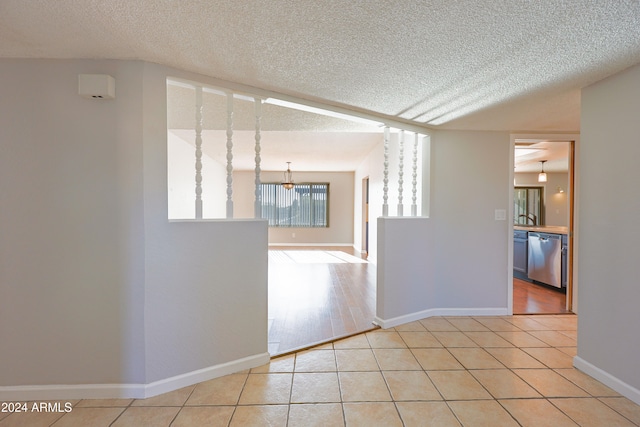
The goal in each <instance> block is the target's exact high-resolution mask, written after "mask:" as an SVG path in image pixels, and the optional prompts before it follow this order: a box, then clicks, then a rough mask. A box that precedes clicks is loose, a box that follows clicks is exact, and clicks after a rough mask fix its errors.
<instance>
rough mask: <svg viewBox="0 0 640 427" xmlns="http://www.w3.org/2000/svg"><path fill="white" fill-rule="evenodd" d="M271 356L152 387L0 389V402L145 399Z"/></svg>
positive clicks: (258, 363) (252, 365)
mask: <svg viewBox="0 0 640 427" xmlns="http://www.w3.org/2000/svg"><path fill="white" fill-rule="evenodd" d="M269 360H270V356H269V353H262V354H257V355H254V356H249V357H245V358H242V359H238V360H234V361H231V362H227V363H222V364H219V365H215V366H210V367H207V368H204V369H198V370H196V371H192V372H187V373H185V374H181V375H176V376H174V377H170V378H166V379H163V380H159V381H154V382H152V383H149V384H73V385H66V384H60V385H58V384H55V385H25V386H3V387H0V401H5V402H6V401H14V402H15V401H36V400H69V399H118V398H128V399H131V398H134V399H145V398H148V397H153V396H157V395H159V394H162V393H167V392H170V391H174V390H178V389H180V388H182V387H186V386H189V385H193V384H197V383H199V382H202V381H208V380H211V379H214V378H218V377H222V376H225V375H229V374H232V373H234V372H239V371H242V370H245V369H249V368H255V367H256V366H261V365H264V364H267V363H269Z"/></svg>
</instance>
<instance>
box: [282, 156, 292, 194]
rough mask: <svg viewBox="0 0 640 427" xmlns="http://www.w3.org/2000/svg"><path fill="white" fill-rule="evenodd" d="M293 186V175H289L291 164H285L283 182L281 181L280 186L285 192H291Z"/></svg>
mask: <svg viewBox="0 0 640 427" xmlns="http://www.w3.org/2000/svg"><path fill="white" fill-rule="evenodd" d="M294 185H295V184H294V183H293V173H291V162H287V170H286V171H285V172H284V181H282V186H283V187H284V188H286V189H287V190H291V189H292V188H293V186H294Z"/></svg>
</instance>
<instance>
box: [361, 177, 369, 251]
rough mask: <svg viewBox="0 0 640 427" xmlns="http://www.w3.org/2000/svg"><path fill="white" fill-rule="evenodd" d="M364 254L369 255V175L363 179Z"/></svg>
mask: <svg viewBox="0 0 640 427" xmlns="http://www.w3.org/2000/svg"><path fill="white" fill-rule="evenodd" d="M362 255H363V257H364V258H365V259H366V258H367V257H368V256H369V177H366V178H363V179H362Z"/></svg>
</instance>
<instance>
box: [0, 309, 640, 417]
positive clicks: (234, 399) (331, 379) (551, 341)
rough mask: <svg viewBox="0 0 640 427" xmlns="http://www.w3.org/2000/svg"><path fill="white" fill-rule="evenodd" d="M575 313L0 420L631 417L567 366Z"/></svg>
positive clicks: (408, 334) (446, 327) (380, 333)
mask: <svg viewBox="0 0 640 427" xmlns="http://www.w3.org/2000/svg"><path fill="white" fill-rule="evenodd" d="M575 354H576V317H575V316H572V315H557V316H513V317H510V316H503V317H438V318H429V319H425V320H421V321H417V322H412V323H409V324H405V325H402V326H399V327H396V328H392V329H388V330H376V331H372V332H368V333H365V334H361V335H357V336H354V337H351V338H348V339H344V340H340V341H336V342H334V343H330V344H325V345H322V346H318V347H315V348H313V349H310V350H307V351H301V352H298V353H295V354H291V355H287V356H282V357H279V358H275V359H273V360H272V361H271V363H270V364H268V365H265V366H261V367H258V368H255V369H251V370H248V371H243V372H240V373H237V374H233V375H228V376H226V377H222V378H218V379H214V380H210V381H206V382H203V383H200V384H196V385H194V386H190V387H186V388H183V389H180V390H177V391H174V392H171V393H167V394H164V395H160V396H157V397H153V398H149V399H144V400H135V399H111V400H80V401H74V402H72V403H73V405H74V406H73V409H72V411H71V412H69V413H66V414H56V413H53V414H52V413H49V414H37V413H27V414H11V415H8V416H7V414H0V426H2V427H4V426H55V427H60V426H114V427H115V426H136V427H138V426H153V427H156V426H267V425H269V426H291V427H293V426H305V427H309V426H323V427H329V426H345V425H347V426H385V427H389V426H403V425H404V426H460V425H462V426H492V427H495V426H498V427H507V426H536V427H539V426H554V427H561V426H577V425H578V426H597V427H603V426H606V427H610V426H634V425H635V426H638V425H640V406H638V405H636V404H634V403H633V402H631V401H630V400H628V399H626V398H624V397H622V396H620V395H619V394H618V393H616V392H614V391H613V390H611V389H609V388H608V387H606V386H604V385H602V384H601V383H599V382H597V381H595V380H594V379H592V378H591V377H589V376H587V375H585V374H583V373H581V372H580V371H578V370H576V369H574V368H573V367H572V364H571V361H572V357H573V356H574V355H575Z"/></svg>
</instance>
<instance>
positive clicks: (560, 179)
mask: <svg viewBox="0 0 640 427" xmlns="http://www.w3.org/2000/svg"><path fill="white" fill-rule="evenodd" d="M514 177H515V183H516V186H523V185H528V186H532V187H543V188H544V206H545V223H544V225H554V226H558V227H568V226H569V191H570V188H569V174H568V173H558V172H547V182H546V183H544V182H538V174H537V173H516V174H514ZM558 187H561V188H562V189H563V190H564V193H559V192H558Z"/></svg>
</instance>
